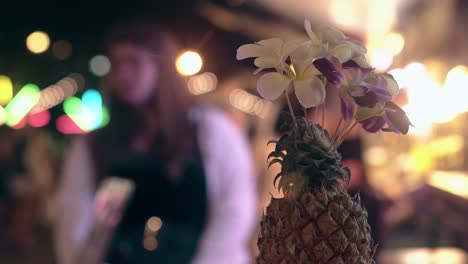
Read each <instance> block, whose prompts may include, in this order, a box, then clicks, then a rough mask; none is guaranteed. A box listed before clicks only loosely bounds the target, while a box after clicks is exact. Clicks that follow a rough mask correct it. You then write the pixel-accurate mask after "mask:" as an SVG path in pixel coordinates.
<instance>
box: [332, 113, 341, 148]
mask: <svg viewBox="0 0 468 264" xmlns="http://www.w3.org/2000/svg"><path fill="white" fill-rule="evenodd" d="M342 122H343V117H340V121H339V122H338V125H337V126H336V128H335V132H334V133H333V142H335V140H336V139H337V138H338V135H337V134H336V133H338V129H340V126H341V123H342Z"/></svg>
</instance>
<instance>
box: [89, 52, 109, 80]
mask: <svg viewBox="0 0 468 264" xmlns="http://www.w3.org/2000/svg"><path fill="white" fill-rule="evenodd" d="M110 69H111V62H110V60H109V58H107V57H106V56H104V55H96V56H94V57H92V58H91V60H90V61H89V71H90V72H91V73H92V74H94V75H96V76H98V77H103V76H105V75H106V74H108V73H109V71H110Z"/></svg>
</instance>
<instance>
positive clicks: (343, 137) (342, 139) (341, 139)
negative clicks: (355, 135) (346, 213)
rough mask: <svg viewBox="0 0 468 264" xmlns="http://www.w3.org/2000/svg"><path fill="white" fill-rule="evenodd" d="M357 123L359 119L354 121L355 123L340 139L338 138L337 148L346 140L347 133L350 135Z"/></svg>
mask: <svg viewBox="0 0 468 264" xmlns="http://www.w3.org/2000/svg"><path fill="white" fill-rule="evenodd" d="M357 124H358V122H357V121H354V123H353V125H352V126H351V127H350V128H349V129H348V130H346V132H344V133H343V134H342V136H341V137H340V140H338V141H337V142H336V148H338V146H340V145H341V143H343V141H344V139H345V137H346V135H348V134H349V132H351V130H353V128H354V127H355V126H356V125H357Z"/></svg>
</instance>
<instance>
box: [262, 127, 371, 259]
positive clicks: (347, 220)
mask: <svg viewBox="0 0 468 264" xmlns="http://www.w3.org/2000/svg"><path fill="white" fill-rule="evenodd" d="M296 120H297V121H296ZM286 124H287V125H288V126H289V132H288V133H287V134H285V135H283V136H282V137H281V138H280V139H279V140H278V141H270V142H272V143H275V144H276V147H275V150H274V151H273V152H272V153H271V154H270V155H269V157H268V158H269V159H272V160H271V161H270V165H271V164H274V163H279V164H281V172H280V173H279V174H278V175H277V176H276V178H275V184H276V183H278V185H277V187H278V188H279V189H280V190H281V191H283V193H284V194H285V197H284V198H281V199H276V198H272V200H271V203H270V205H269V206H268V207H267V210H266V215H264V216H263V218H262V221H261V230H260V238H259V240H258V247H259V250H260V254H259V256H258V258H257V263H260V264H262V263H285V264H286V263H317V264H319V263H334V264H339V263H373V255H374V253H375V249H376V246H375V245H374V243H373V240H372V238H371V236H370V227H369V225H368V223H367V212H366V210H365V209H364V208H363V207H362V206H361V204H360V199H359V196H356V197H354V198H351V197H350V196H349V195H348V194H347V192H346V190H344V189H343V187H342V186H341V184H340V183H339V182H338V181H337V180H338V179H341V180H344V181H349V177H350V173H349V170H348V169H347V168H343V167H342V164H341V155H340V154H339V153H338V152H337V151H336V150H333V148H332V145H333V144H332V142H331V140H330V137H329V135H328V132H327V131H326V130H324V129H322V127H320V126H319V125H318V124H313V123H310V122H309V121H308V120H306V119H305V118H297V119H295V120H289V122H286ZM291 124H292V125H291ZM278 180H279V182H278Z"/></svg>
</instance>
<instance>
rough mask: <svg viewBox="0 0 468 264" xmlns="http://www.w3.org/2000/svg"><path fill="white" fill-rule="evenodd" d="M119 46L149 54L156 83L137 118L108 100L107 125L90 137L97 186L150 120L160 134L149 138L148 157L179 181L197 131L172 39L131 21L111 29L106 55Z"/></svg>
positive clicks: (155, 28)
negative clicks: (154, 157) (158, 158)
mask: <svg viewBox="0 0 468 264" xmlns="http://www.w3.org/2000/svg"><path fill="white" fill-rule="evenodd" d="M119 43H130V44H132V45H135V46H137V47H139V48H143V49H145V50H147V51H149V52H150V53H151V54H152V55H153V56H154V59H155V63H157V64H158V66H159V67H158V69H159V72H158V75H159V79H158V82H157V87H155V88H154V94H153V97H152V99H151V100H150V101H148V102H147V104H146V105H145V106H144V108H143V109H144V110H143V111H139V112H136V111H135V110H133V109H132V108H131V107H130V106H129V105H128V104H126V103H124V102H122V101H121V100H119V99H118V98H116V97H112V96H111V98H110V103H111V122H110V123H109V125H108V126H107V127H105V128H103V129H101V130H99V131H97V132H95V133H93V135H91V140H90V144H91V150H92V156H93V160H94V163H95V167H96V174H97V175H96V176H97V179H98V180H100V179H101V178H102V177H104V176H106V175H104V174H105V173H107V172H108V170H109V169H110V166H112V164H114V163H116V162H119V161H122V159H124V158H125V156H127V155H128V154H129V153H130V151H131V150H130V142H131V140H132V139H133V138H134V137H135V136H136V134H137V132H138V131H141V130H142V129H145V128H144V127H143V124H144V120H148V118H154V120H156V121H157V122H158V129H157V132H155V133H154V135H151V136H152V137H153V138H154V139H156V138H157V140H156V141H157V143H158V144H157V146H156V142H155V143H154V144H153V145H152V146H151V148H150V150H149V152H150V153H149V154H152V153H156V152H157V153H158V155H159V156H161V157H162V158H163V159H164V160H165V161H166V162H165V163H166V164H167V168H166V170H167V172H168V175H169V176H170V177H171V178H174V179H175V178H178V177H179V176H180V174H181V170H182V169H183V166H184V163H185V162H186V160H187V158H188V156H189V155H190V154H191V153H192V150H193V147H194V141H195V131H194V129H193V127H192V125H191V123H190V122H189V119H188V110H189V107H190V105H191V102H190V98H189V95H188V92H187V89H186V88H185V86H186V84H185V82H184V80H183V79H182V77H181V76H180V75H179V74H178V73H177V71H176V68H175V59H176V56H177V54H178V52H179V51H180V50H179V49H178V46H177V44H176V41H175V39H174V38H173V37H172V35H171V34H170V33H169V32H168V31H166V30H164V29H163V28H162V27H161V26H159V25H158V24H156V23H154V22H151V21H146V20H135V21H131V22H127V23H122V24H118V25H116V26H114V27H113V28H112V29H111V31H110V32H109V34H108V35H107V37H106V38H105V41H104V50H105V51H109V49H110V48H111V47H112V46H113V45H115V44H119Z"/></svg>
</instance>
